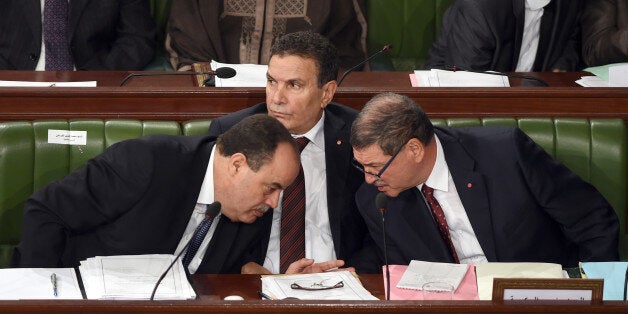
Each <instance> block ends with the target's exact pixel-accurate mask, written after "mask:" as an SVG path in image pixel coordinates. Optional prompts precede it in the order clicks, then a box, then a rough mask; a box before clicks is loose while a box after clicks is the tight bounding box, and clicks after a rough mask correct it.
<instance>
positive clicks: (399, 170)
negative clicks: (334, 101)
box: [351, 93, 619, 267]
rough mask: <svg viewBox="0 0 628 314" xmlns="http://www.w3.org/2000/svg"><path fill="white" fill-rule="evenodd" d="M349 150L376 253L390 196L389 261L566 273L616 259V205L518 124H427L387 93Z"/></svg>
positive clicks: (372, 106) (364, 114)
mask: <svg viewBox="0 0 628 314" xmlns="http://www.w3.org/2000/svg"><path fill="white" fill-rule="evenodd" d="M351 145H352V146H353V149H354V155H355V158H356V160H357V161H358V162H359V164H360V165H358V166H360V167H363V168H362V169H363V171H364V173H365V180H366V183H368V184H364V185H363V186H362V187H360V189H359V190H358V192H357V194H356V200H357V203H358V208H359V209H360V212H361V213H362V215H363V216H364V218H365V220H366V222H367V225H368V227H369V230H370V231H371V235H372V236H373V238H374V239H375V240H376V241H377V242H378V245H379V246H380V248H381V249H382V250H383V249H384V247H383V241H382V240H381V239H382V237H383V235H382V227H381V224H382V217H381V213H380V211H379V210H378V208H376V206H375V199H376V195H377V194H378V193H380V192H381V193H384V194H385V195H386V196H388V197H390V199H389V202H388V209H387V211H386V223H387V224H388V226H387V228H386V229H387V231H388V232H387V236H388V257H389V262H390V263H391V264H408V263H409V262H410V261H411V260H413V259H416V260H423V261H433V262H461V263H482V262H486V261H489V262H552V263H560V264H562V265H563V266H565V267H573V266H577V264H578V262H579V261H611V260H617V259H618V258H619V254H618V246H617V245H618V236H619V223H618V219H617V215H616V214H615V211H614V210H613V208H612V207H611V206H610V205H609V204H608V202H606V200H605V199H604V198H603V197H602V196H601V194H600V193H599V192H598V191H597V190H596V189H595V188H594V187H593V186H591V185H590V184H588V183H586V182H584V181H583V180H582V179H580V178H579V177H578V176H576V175H575V174H573V173H572V172H571V171H569V170H568V169H567V168H566V167H565V166H564V165H562V164H561V163H560V162H558V161H557V160H555V159H553V158H552V157H551V156H550V155H548V154H547V153H546V152H545V151H544V150H543V149H542V148H541V147H540V146H538V145H537V144H536V143H534V142H533V141H532V140H531V139H530V138H529V137H528V136H526V135H525V134H524V133H523V132H522V131H521V130H520V129H518V128H511V127H479V128H464V129H463V128H439V127H436V128H434V127H433V126H432V124H431V122H430V120H429V119H428V117H427V115H426V114H425V113H424V112H423V110H422V109H421V108H420V107H419V106H418V105H417V104H416V103H415V102H414V101H412V100H411V99H409V98H408V97H405V96H402V95H398V94H391V93H388V94H380V95H378V96H375V97H374V98H373V99H371V100H370V101H369V102H368V103H367V104H366V106H365V107H364V109H363V110H362V111H361V112H360V114H359V115H358V117H357V119H356V120H355V122H354V124H353V127H352V131H351ZM422 192H423V193H422ZM423 195H424V196H423ZM437 222H438V223H437Z"/></svg>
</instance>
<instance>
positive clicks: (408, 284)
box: [397, 260, 469, 291]
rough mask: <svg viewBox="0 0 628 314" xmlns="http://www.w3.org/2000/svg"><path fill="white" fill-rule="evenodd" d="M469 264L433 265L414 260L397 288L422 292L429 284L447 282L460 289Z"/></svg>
mask: <svg viewBox="0 0 628 314" xmlns="http://www.w3.org/2000/svg"><path fill="white" fill-rule="evenodd" d="M468 268H469V265H468V264H451V263H432V262H424V261H417V260H413V261H411V262H410V265H409V266H408V269H406V271H405V272H404V273H403V276H402V277H401V280H399V283H398V284H397V288H401V289H414V290H421V289H422V287H423V285H424V284H426V283H428V282H435V281H438V282H446V283H448V284H450V285H451V286H452V287H454V291H455V290H456V289H458V285H460V282H461V281H462V278H463V277H464V275H465V274H466V273H467V269H468Z"/></svg>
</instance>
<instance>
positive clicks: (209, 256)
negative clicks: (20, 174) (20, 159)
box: [12, 115, 299, 273]
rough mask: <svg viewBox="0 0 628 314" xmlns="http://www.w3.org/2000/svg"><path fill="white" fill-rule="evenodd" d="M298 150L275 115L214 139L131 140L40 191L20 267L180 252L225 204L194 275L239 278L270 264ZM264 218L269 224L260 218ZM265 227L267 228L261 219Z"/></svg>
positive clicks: (17, 257)
mask: <svg viewBox="0 0 628 314" xmlns="http://www.w3.org/2000/svg"><path fill="white" fill-rule="evenodd" d="M298 169H299V159H298V151H297V147H296V145H295V143H294V140H293V139H292V137H291V136H290V134H289V133H288V131H287V130H286V129H285V128H284V127H283V126H282V125H281V124H280V123H279V122H277V120H275V119H273V118H270V117H268V116H267V115H256V116H253V117H249V118H247V119H245V120H243V121H242V122H241V123H239V124H237V125H236V126H234V127H233V128H232V129H231V130H229V131H227V132H225V133H224V134H222V135H221V136H220V137H218V138H217V139H216V138H215V137H213V136H208V135H204V136H189V137H187V136H166V135H156V136H148V137H143V138H138V139H133V140H128V141H123V142H120V143H118V144H115V145H113V146H111V147H110V148H108V149H107V150H106V151H105V152H103V153H102V154H101V155H99V156H97V157H95V158H94V159H91V160H90V161H88V162H87V164H86V165H85V166H84V167H83V168H81V169H79V170H77V171H75V172H73V173H71V174H69V175H68V176H66V177H65V178H64V179H62V180H60V181H57V182H53V183H51V184H49V185H48V186H46V187H45V188H43V189H41V190H39V191H37V192H35V193H34V194H33V195H32V196H31V197H30V198H29V199H28V200H27V202H26V204H25V207H24V221H23V228H22V230H23V234H22V241H21V242H20V244H19V245H18V246H17V247H16V249H15V252H14V254H13V260H12V265H13V266H17V267H73V266H77V265H78V263H79V262H80V261H81V260H83V259H86V258H89V257H93V256H108V255H126V254H175V253H178V252H180V251H181V250H182V249H183V248H184V245H185V243H187V242H188V239H190V238H191V237H192V235H193V234H194V230H195V228H196V226H197V225H199V221H201V220H202V219H203V216H204V213H205V210H206V208H207V206H208V204H211V203H213V202H220V203H221V204H222V209H221V215H219V216H217V217H216V218H214V221H213V223H212V224H211V228H210V229H209V231H208V233H207V235H206V236H205V238H204V241H203V242H202V244H201V245H200V248H199V250H198V252H197V253H196V254H195V255H194V257H193V259H192V261H191V262H190V264H189V271H190V273H239V272H240V269H241V267H242V265H243V264H244V263H245V262H248V261H250V260H251V259H253V260H260V261H261V260H263V258H264V254H265V251H262V250H261V247H260V245H261V244H260V240H259V239H260V235H259V234H260V231H261V228H262V227H263V226H264V223H263V221H264V220H269V219H270V218H272V216H270V215H265V216H264V213H265V212H266V210H267V209H268V208H270V207H275V206H277V202H278V199H279V194H280V193H281V190H282V189H283V188H285V187H286V186H288V185H289V184H290V183H291V182H292V181H293V180H294V178H295V177H296V176H297V173H298ZM257 219H259V220H257ZM256 220H257V221H256Z"/></svg>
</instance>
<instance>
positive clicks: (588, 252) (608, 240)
mask: <svg viewBox="0 0 628 314" xmlns="http://www.w3.org/2000/svg"><path fill="white" fill-rule="evenodd" d="M513 140H514V142H515V143H516V146H515V147H516V150H517V151H516V152H515V156H517V162H518V164H519V167H520V169H521V173H522V174H523V176H524V177H525V179H526V181H527V183H528V187H527V188H528V189H530V191H531V192H532V194H533V195H535V197H536V201H537V202H538V204H539V206H540V207H542V208H543V209H544V210H545V211H546V212H547V213H548V214H549V215H550V216H551V217H552V218H553V219H554V220H555V221H556V222H557V223H558V224H559V225H560V226H561V229H562V231H563V233H564V235H565V237H566V238H567V239H568V240H569V241H570V242H572V243H574V244H576V245H577V247H578V250H579V252H578V256H579V258H580V261H610V260H617V259H618V258H619V254H618V251H617V248H618V236H619V222H618V219H617V215H616V214H615V211H614V210H613V208H612V207H611V206H610V204H609V203H608V202H607V201H606V200H605V199H604V197H603V196H602V195H601V194H600V193H599V192H598V191H597V190H596V189H595V188H594V187H593V186H592V185H590V184H589V183H587V182H585V181H583V180H582V179H580V178H579V177H578V176H577V175H575V174H574V173H573V172H571V171H570V170H569V169H567V168H566V167H565V166H564V165H562V164H561V163H560V162H558V161H556V160H555V159H553V158H552V157H551V156H549V155H548V154H547V153H546V152H545V151H544V150H543V149H542V148H541V147H540V146H538V145H537V144H535V143H534V142H533V141H532V140H531V139H530V138H529V137H528V136H527V135H525V134H524V133H523V132H522V131H521V130H519V129H516V131H515V132H514V133H513Z"/></svg>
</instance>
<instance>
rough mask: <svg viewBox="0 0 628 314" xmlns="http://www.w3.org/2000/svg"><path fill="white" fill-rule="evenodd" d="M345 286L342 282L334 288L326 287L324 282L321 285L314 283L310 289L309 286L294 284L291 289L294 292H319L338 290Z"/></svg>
mask: <svg viewBox="0 0 628 314" xmlns="http://www.w3.org/2000/svg"><path fill="white" fill-rule="evenodd" d="M344 286H345V283H344V282H342V280H341V281H339V282H337V283H336V284H335V285H332V286H325V285H323V284H322V282H320V283H313V284H312V285H311V286H310V287H307V286H305V287H304V286H302V285H300V284H298V283H296V282H294V283H292V284H291V285H290V288H291V289H294V290H307V291H319V290H331V289H338V288H342V287H344Z"/></svg>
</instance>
